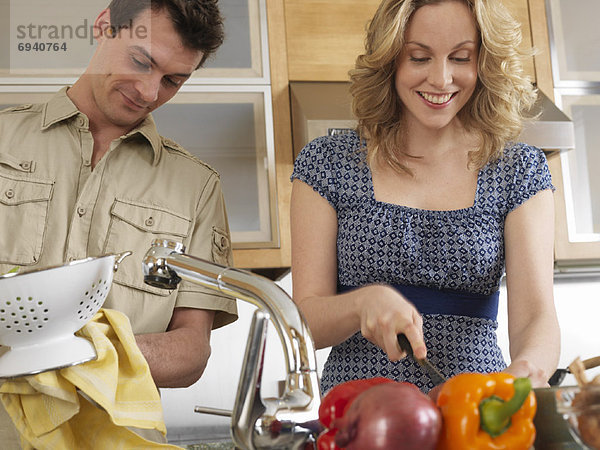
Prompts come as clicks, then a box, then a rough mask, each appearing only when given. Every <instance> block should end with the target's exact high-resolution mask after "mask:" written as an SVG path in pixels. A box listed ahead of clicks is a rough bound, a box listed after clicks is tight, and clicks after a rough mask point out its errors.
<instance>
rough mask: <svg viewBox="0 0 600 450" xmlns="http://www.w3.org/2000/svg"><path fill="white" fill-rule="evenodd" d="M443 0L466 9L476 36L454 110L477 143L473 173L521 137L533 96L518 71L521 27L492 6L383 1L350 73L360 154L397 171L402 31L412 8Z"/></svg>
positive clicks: (485, 2)
mask: <svg viewBox="0 0 600 450" xmlns="http://www.w3.org/2000/svg"><path fill="white" fill-rule="evenodd" d="M446 1H458V2H461V3H463V4H465V5H466V6H467V7H468V8H469V10H470V11H471V14H472V15H473V19H474V21H475V24H476V27H477V31H478V33H479V39H480V42H479V58H478V66H477V75H478V77H477V78H478V80H477V85H476V87H475V91H474V92H473V94H472V95H471V98H470V99H469V101H468V102H467V103H466V104H465V106H464V107H463V108H462V109H461V110H460V111H459V113H458V118H459V119H460V120H461V123H462V124H463V126H464V127H465V128H466V129H467V130H468V131H472V132H474V133H476V134H477V135H478V136H479V138H480V149H479V150H478V151H474V152H471V154H470V162H471V163H472V164H473V165H474V166H475V167H478V168H481V167H483V166H484V165H485V164H487V163H488V162H489V161H492V160H494V159H496V158H497V157H499V156H500V155H501V153H502V150H503V148H504V146H505V144H506V143H507V142H509V141H512V140H515V139H516V138H517V137H518V136H519V134H520V133H521V131H522V128H523V121H524V111H526V110H527V109H529V108H530V107H531V106H532V105H533V103H534V101H535V97H536V92H535V89H534V87H533V85H532V84H531V80H529V78H528V77H527V76H526V75H525V73H524V70H523V63H522V61H523V59H524V58H525V57H528V56H531V53H532V52H523V51H522V50H521V49H520V48H519V44H520V43H521V29H520V24H519V23H518V22H517V21H516V20H514V19H513V18H512V17H511V16H510V14H509V13H508V11H507V10H506V9H505V8H504V7H503V6H502V5H501V4H500V2H499V1H498V0H383V1H382V3H381V4H380V6H379V8H378V10H377V12H376V13H375V16H374V17H373V20H372V21H371V22H370V24H369V27H368V30H367V38H366V41H365V42H366V43H365V47H366V48H365V53H364V54H363V55H360V56H359V57H358V58H357V60H356V66H355V68H354V69H353V70H351V71H350V78H351V80H352V86H351V88H350V91H351V93H352V95H353V104H352V107H353V110H354V114H355V116H356V117H357V119H358V131H359V134H360V135H361V137H363V138H365V139H367V155H368V159H369V161H372V160H373V158H375V156H376V155H377V154H379V155H380V156H382V157H383V160H384V161H387V163H388V164H389V165H390V166H392V167H393V168H394V169H396V170H407V169H406V167H405V165H404V164H402V161H401V159H402V158H401V155H399V154H398V150H400V152H402V151H403V149H402V142H403V134H404V132H405V130H404V127H403V125H402V116H403V109H404V106H403V105H402V102H401V101H400V99H399V97H398V94H397V92H396V89H395V83H394V78H395V77H394V75H395V73H396V69H397V60H398V56H399V55H400V53H401V52H402V51H403V48H404V38H405V36H404V35H405V32H406V29H407V27H408V25H409V23H410V20H411V19H412V17H413V16H414V13H415V11H416V10H418V9H419V8H421V7H423V6H426V5H432V4H439V3H442V2H446Z"/></svg>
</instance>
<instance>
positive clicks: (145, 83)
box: [136, 73, 161, 103]
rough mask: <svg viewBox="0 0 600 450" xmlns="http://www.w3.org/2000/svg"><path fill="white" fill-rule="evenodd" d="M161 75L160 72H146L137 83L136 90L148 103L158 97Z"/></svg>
mask: <svg viewBox="0 0 600 450" xmlns="http://www.w3.org/2000/svg"><path fill="white" fill-rule="evenodd" d="M160 81H161V77H160V76H158V74H153V73H149V74H145V75H142V76H141V77H140V79H139V80H138V82H137V83H136V90H137V91H138V93H139V95H140V98H141V99H142V100H143V101H144V102H146V103H152V102H155V101H156V100H157V99H158V91H159V89H160Z"/></svg>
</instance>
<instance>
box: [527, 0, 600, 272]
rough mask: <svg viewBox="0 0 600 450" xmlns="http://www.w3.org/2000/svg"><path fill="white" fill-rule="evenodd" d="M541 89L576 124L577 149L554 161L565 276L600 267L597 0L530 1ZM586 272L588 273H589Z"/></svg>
mask: <svg viewBox="0 0 600 450" xmlns="http://www.w3.org/2000/svg"><path fill="white" fill-rule="evenodd" d="M529 3H530V10H531V29H532V38H533V44H534V45H535V47H536V48H537V49H538V55H537V56H536V58H535V69H536V73H537V79H538V87H539V88H540V89H541V90H542V91H544V92H545V93H546V95H548V96H549V97H550V98H552V99H554V101H555V102H556V104H557V105H558V106H559V107H560V108H561V109H562V110H563V111H564V112H565V113H566V114H567V115H568V116H569V117H570V118H571V119H572V120H573V123H574V128H575V148H574V149H573V150H570V151H566V152H561V153H560V154H558V153H557V154H554V155H551V156H550V157H549V158H548V162H549V164H550V170H551V172H552V177H553V182H554V185H555V186H556V188H557V189H556V193H555V209H556V216H555V217H556V223H555V225H556V238H555V260H556V265H557V269H558V270H559V271H562V272H570V271H573V270H574V271H582V270H590V269H591V270H597V269H595V267H597V265H598V263H600V185H599V183H598V177H597V176H596V172H597V167H599V164H600V132H599V131H598V126H597V124H598V121H599V120H600V56H599V54H598V42H599V41H600V31H599V30H598V27H597V26H596V23H595V21H594V18H595V17H597V15H598V14H600V4H598V2H597V1H595V0H582V2H581V5H579V4H578V6H579V7H578V8H573V7H572V6H573V4H572V2H569V1H566V0H529ZM583 268H585V269H583Z"/></svg>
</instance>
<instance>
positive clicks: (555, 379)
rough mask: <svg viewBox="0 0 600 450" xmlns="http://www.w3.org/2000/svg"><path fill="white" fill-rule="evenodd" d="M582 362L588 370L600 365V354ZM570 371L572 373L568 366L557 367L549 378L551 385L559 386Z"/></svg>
mask: <svg viewBox="0 0 600 450" xmlns="http://www.w3.org/2000/svg"><path fill="white" fill-rule="evenodd" d="M581 363H582V364H583V367H585V369H586V370H587V369H592V368H594V367H598V366H600V356H595V357H593V358H589V359H585V360H583V361H581ZM568 373H571V371H570V370H569V368H568V367H567V368H566V369H556V371H555V372H554V373H553V374H552V376H551V377H550V379H549V380H548V384H549V385H550V386H558V385H559V384H560V383H562V382H563V380H564V379H565V377H566V376H567V374H568Z"/></svg>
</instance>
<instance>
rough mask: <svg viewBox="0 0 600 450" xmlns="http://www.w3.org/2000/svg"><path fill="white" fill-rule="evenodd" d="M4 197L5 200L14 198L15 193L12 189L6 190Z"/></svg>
mask: <svg viewBox="0 0 600 450" xmlns="http://www.w3.org/2000/svg"><path fill="white" fill-rule="evenodd" d="M4 195H6V197H7V198H13V197H14V196H15V191H13V190H12V189H7V190H6V192H5V193H4Z"/></svg>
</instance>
